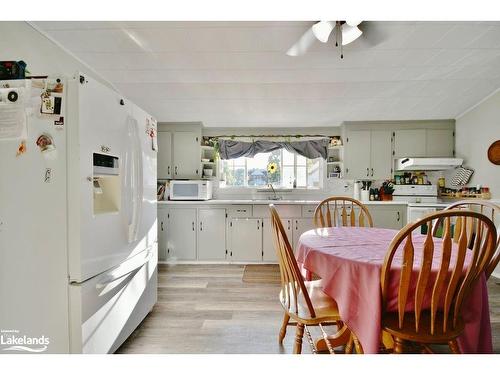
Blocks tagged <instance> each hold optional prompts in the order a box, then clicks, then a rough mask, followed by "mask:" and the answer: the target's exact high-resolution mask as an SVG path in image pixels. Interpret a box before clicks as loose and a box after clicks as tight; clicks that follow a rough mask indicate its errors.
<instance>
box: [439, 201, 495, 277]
mask: <svg viewBox="0 0 500 375" xmlns="http://www.w3.org/2000/svg"><path fill="white" fill-rule="evenodd" d="M454 209H466V210H470V211H474V212H479V213H481V214H483V215H486V216H488V217H489V218H490V219H491V221H492V222H493V224H494V225H495V226H496V227H497V242H496V248H495V253H494V255H493V257H492V258H491V262H490V263H489V264H488V265H487V266H486V269H485V270H484V273H485V275H486V278H487V279H489V277H490V276H491V274H492V273H493V271H494V270H495V268H496V266H497V265H498V263H499V262H500V231H499V230H498V228H499V225H500V206H499V205H497V204H495V203H492V202H488V201H484V200H470V199H469V200H462V201H458V202H455V203H453V204H450V205H449V206H448V207H446V208H445V210H454ZM440 224H441V223H439V224H438V225H435V226H434V231H433V234H434V235H436V233H437V231H438V229H440V227H441V226H440ZM463 224H464V221H462V220H460V219H458V220H457V222H456V223H455V228H454V233H453V241H454V242H458V238H459V234H460V229H461V227H462V225H463ZM465 227H466V231H467V238H469V243H468V248H473V247H474V240H475V238H476V235H475V228H474V226H473V225H472V221H470V220H469V221H468V222H467V223H465Z"/></svg>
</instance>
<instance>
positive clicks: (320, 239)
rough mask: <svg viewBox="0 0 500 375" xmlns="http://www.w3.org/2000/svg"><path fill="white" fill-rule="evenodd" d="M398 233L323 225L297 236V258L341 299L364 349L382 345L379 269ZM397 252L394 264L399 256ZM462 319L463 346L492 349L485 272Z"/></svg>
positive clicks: (482, 350)
mask: <svg viewBox="0 0 500 375" xmlns="http://www.w3.org/2000/svg"><path fill="white" fill-rule="evenodd" d="M396 233H397V231H396V230H391V229H380V228H351V227H344V228H324V229H318V230H310V231H308V232H305V233H304V234H303V235H302V236H301V237H300V240H299V244H298V248H297V260H298V262H299V263H301V264H302V265H303V267H304V268H305V269H306V270H308V271H310V272H314V273H315V274H317V275H319V276H320V277H321V278H322V279H323V288H324V292H325V293H326V294H328V295H329V296H331V297H332V298H333V299H335V300H336V301H337V304H338V306H339V312H340V316H341V317H342V320H343V321H345V322H346V323H347V325H348V326H349V327H350V328H351V329H352V330H353V331H354V332H355V334H356V336H357V337H358V339H359V341H360V342H361V345H362V346H363V350H364V352H365V353H377V352H378V349H379V344H380V334H381V332H380V331H381V324H380V320H381V305H382V299H381V293H380V273H381V269H382V265H383V262H384V257H385V254H386V253H387V250H388V247H389V243H390V242H391V240H392V238H393V237H394V236H395V235H396ZM424 239H425V236H422V235H417V236H414V237H413V242H414V245H415V261H414V264H415V265H419V264H420V259H421V257H420V254H419V253H420V250H421V246H422V244H423V242H424ZM439 241H440V240H439V239H436V241H435V243H436V246H435V249H436V251H435V259H434V262H433V263H434V264H436V265H438V264H439V262H438V261H439V256H440V251H437V250H438V249H440V246H439V245H437V243H438V242H439ZM399 253H400V252H399V251H398V253H397V254H396V256H395V261H394V263H393V265H397V264H398V262H399V260H400V259H401V258H400V257H399V256H398V255H400V254H399ZM398 258H399V259H398ZM452 261H453V257H452ZM452 264H453V263H452ZM391 279H393V280H394V279H395V278H391ZM412 279H414V278H412ZM397 283H398V280H397V278H396V280H395V281H394V285H391V287H390V289H391V290H394V296H392V297H389V308H391V306H396V301H397V285H398V284H397ZM391 284H392V283H391ZM413 287H415V286H413ZM412 303H414V301H408V305H407V309H411V306H412ZM424 303H425V302H424ZM463 318H464V320H465V331H464V333H463V334H462V336H460V337H459V340H458V344H459V346H460V349H461V351H462V352H463V353H491V352H492V351H493V349H492V340H491V325H490V317H489V307H488V290H487V286H486V278H485V277H484V276H483V277H482V278H481V280H480V281H479V282H478V283H477V284H476V286H475V287H474V290H473V291H472V293H471V295H470V297H469V299H468V301H466V303H464V307H463Z"/></svg>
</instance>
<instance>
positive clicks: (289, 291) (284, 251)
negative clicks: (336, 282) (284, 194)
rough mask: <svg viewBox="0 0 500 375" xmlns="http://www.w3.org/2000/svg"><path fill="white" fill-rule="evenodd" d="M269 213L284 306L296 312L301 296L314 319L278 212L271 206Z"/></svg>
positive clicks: (307, 295) (309, 301)
mask: <svg viewBox="0 0 500 375" xmlns="http://www.w3.org/2000/svg"><path fill="white" fill-rule="evenodd" d="M269 210H270V211H271V228H272V232H273V240H274V248H275V249H276V253H277V255H278V260H279V267H280V275H281V290H282V297H283V299H284V301H282V302H284V304H285V305H286V306H287V308H288V310H290V311H294V312H295V313H297V312H298V299H299V296H300V295H301V294H302V296H303V298H304V300H305V302H306V304H307V307H308V310H309V314H310V316H311V318H315V317H316V313H315V311H314V307H313V305H312V302H311V299H310V297H309V293H308V292H307V289H306V287H305V284H304V279H303V277H302V274H301V272H300V269H299V266H298V264H297V260H296V259H295V255H294V254H293V249H292V246H290V242H289V241H288V237H287V235H286V232H285V229H284V228H283V224H282V223H281V219H280V217H279V214H278V211H277V210H276V208H275V207H274V205H273V204H270V205H269Z"/></svg>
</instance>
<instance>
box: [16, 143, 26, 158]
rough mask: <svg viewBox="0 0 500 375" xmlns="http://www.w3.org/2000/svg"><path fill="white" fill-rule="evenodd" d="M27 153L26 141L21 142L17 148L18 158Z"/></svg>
mask: <svg viewBox="0 0 500 375" xmlns="http://www.w3.org/2000/svg"><path fill="white" fill-rule="evenodd" d="M25 152H26V141H21V143H20V144H19V147H18V148H17V152H16V157H17V156H21V155H22V154H24V153H25Z"/></svg>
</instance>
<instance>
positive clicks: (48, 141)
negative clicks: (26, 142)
mask: <svg viewBox="0 0 500 375" xmlns="http://www.w3.org/2000/svg"><path fill="white" fill-rule="evenodd" d="M36 145H37V146H38V147H39V148H40V151H41V152H42V155H43V156H44V157H45V158H47V159H55V157H56V156H57V152H56V146H55V145H54V141H53V139H52V137H51V136H50V135H48V134H42V135H40V136H39V137H38V139H37V140H36Z"/></svg>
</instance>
